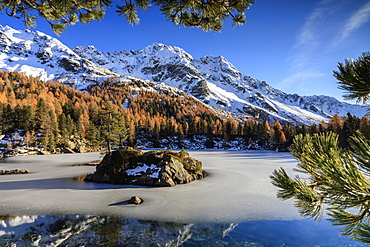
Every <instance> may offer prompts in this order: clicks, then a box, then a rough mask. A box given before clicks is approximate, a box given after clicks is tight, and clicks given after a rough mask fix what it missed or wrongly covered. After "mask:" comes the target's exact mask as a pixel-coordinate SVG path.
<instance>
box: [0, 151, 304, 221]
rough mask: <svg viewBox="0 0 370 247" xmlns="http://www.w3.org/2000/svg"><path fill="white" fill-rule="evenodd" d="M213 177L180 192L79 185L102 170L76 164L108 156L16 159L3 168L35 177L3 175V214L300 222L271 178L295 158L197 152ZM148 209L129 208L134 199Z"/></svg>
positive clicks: (180, 187)
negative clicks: (279, 196) (81, 177)
mask: <svg viewBox="0 0 370 247" xmlns="http://www.w3.org/2000/svg"><path fill="white" fill-rule="evenodd" d="M190 154H191V156H193V157H194V158H196V159H198V160H200V161H202V162H203V169H204V170H206V171H207V172H208V173H209V176H208V177H207V178H205V179H203V180H200V181H194V182H192V183H190V184H186V185H177V186H175V187H162V188H147V187H138V186H120V185H109V184H94V183H85V182H81V181H74V180H73V179H72V178H73V177H75V176H79V175H83V174H87V173H92V172H94V170H95V167H90V166H70V165H71V164H79V163H86V162H89V161H93V160H97V159H100V158H101V155H100V154H99V153H87V154H64V155H47V156H29V157H26V156H25V157H12V158H8V159H6V160H5V163H0V169H16V168H21V169H28V170H30V171H31V172H32V174H24V175H6V176H1V177H0V198H2V199H1V203H0V215H1V214H2V215H4V214H11V215H22V214H24V215H30V214H38V215H53V214H90V215H102V214H103V215H117V216H124V217H129V218H139V219H148V220H160V221H176V222H240V221H246V220H282V219H288V220H292V219H297V218H299V216H298V214H297V210H296V209H295V208H294V207H293V206H292V202H291V201H285V202H282V201H280V200H278V199H277V198H276V188H275V187H274V186H272V185H271V183H270V179H269V175H271V173H272V171H273V170H274V169H277V168H279V167H280V166H282V167H284V168H286V169H287V170H292V168H293V167H294V166H295V164H296V161H295V160H294V159H293V158H292V157H291V155H290V154H289V153H277V152H268V151H191V152H190ZM133 195H136V196H139V197H141V198H143V199H144V203H143V204H141V205H139V206H137V205H127V204H126V203H124V202H125V201H126V200H128V199H129V198H130V197H131V196H133Z"/></svg>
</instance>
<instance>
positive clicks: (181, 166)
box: [85, 149, 205, 187]
mask: <svg viewBox="0 0 370 247" xmlns="http://www.w3.org/2000/svg"><path fill="white" fill-rule="evenodd" d="M204 174H205V173H204V172H203V170H202V163H201V162H200V161H198V160H195V159H193V158H191V157H190V155H189V154H188V153H187V152H185V151H181V152H173V151H168V150H161V151H150V152H146V153H144V152H142V151H140V150H132V149H120V150H116V151H113V152H112V153H111V154H107V155H105V157H104V158H103V160H102V161H101V162H100V164H98V165H97V167H96V171H95V173H93V174H89V175H87V176H86V179H85V181H87V182H98V183H111V184H129V185H131V184H132V185H143V186H156V187H162V186H175V185H176V184H186V183H190V182H191V181H194V180H197V179H202V178H203V177H204Z"/></svg>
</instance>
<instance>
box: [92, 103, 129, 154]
mask: <svg viewBox="0 0 370 247" xmlns="http://www.w3.org/2000/svg"><path fill="white" fill-rule="evenodd" d="M99 130H100V134H101V136H102V139H103V140H104V141H105V143H106V147H107V149H108V152H109V153H110V152H111V147H112V144H113V145H115V144H117V143H118V141H120V139H122V138H123V137H124V136H125V134H126V133H125V132H126V128H125V125H124V122H123V116H122V113H121V112H119V111H117V110H115V109H114V108H113V106H112V105H111V103H110V102H108V101H105V102H104V103H103V106H102V110H101V111H100V114H99Z"/></svg>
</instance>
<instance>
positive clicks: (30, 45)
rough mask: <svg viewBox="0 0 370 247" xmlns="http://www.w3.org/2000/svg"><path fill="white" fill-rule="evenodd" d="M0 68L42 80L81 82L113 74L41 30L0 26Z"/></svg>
mask: <svg viewBox="0 0 370 247" xmlns="http://www.w3.org/2000/svg"><path fill="white" fill-rule="evenodd" d="M0 51H1V53H0V69H3V70H9V71H19V72H24V73H26V74H28V75H31V76H36V77H40V79H42V80H56V79H58V80H61V81H65V82H68V83H73V82H82V81H84V80H85V79H86V78H87V79H88V78H90V77H94V76H105V77H111V76H115V75H116V74H115V73H113V72H112V71H110V70H107V69H105V68H103V67H101V66H98V65H96V64H94V63H92V62H90V61H89V60H87V59H85V58H82V57H80V56H78V55H77V54H76V53H74V52H73V51H72V50H71V49H70V48H68V47H67V46H65V45H64V44H62V43H61V42H60V41H59V40H57V39H55V38H52V37H51V36H48V35H46V34H44V33H41V32H38V31H36V32H33V31H29V30H24V31H20V30H15V29H12V28H10V27H8V26H5V27H3V26H0Z"/></svg>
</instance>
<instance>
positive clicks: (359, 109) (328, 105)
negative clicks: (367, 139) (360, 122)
mask: <svg viewBox="0 0 370 247" xmlns="http://www.w3.org/2000/svg"><path fill="white" fill-rule="evenodd" d="M305 98H306V99H307V100H308V101H310V102H312V103H313V104H315V105H316V106H318V107H319V108H321V109H323V110H324V111H325V112H327V113H329V114H331V115H334V114H339V115H340V116H345V115H346V114H347V113H348V112H349V113H351V114H352V115H355V116H365V115H366V113H367V111H368V109H369V107H368V106H367V107H366V106H359V105H353V104H348V103H346V102H340V101H339V100H337V99H336V98H334V97H330V96H325V95H320V96H317V95H314V96H305Z"/></svg>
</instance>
